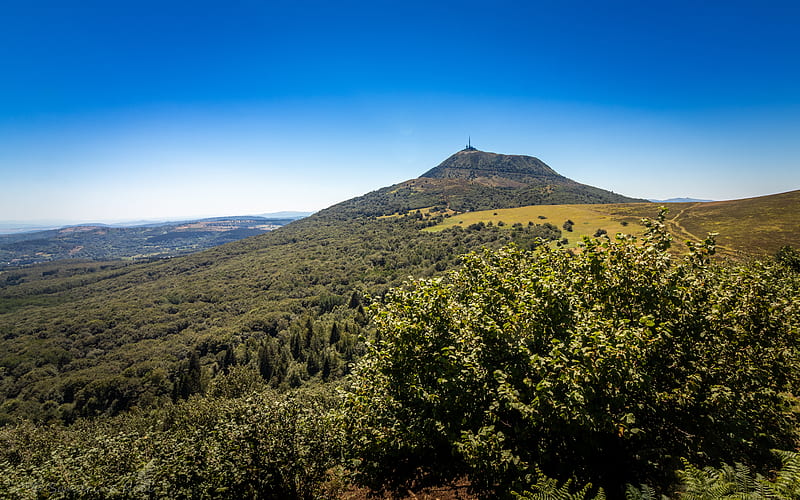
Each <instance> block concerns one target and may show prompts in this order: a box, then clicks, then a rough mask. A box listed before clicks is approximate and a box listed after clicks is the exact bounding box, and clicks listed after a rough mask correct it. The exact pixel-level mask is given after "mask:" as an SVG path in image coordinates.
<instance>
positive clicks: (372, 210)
mask: <svg viewBox="0 0 800 500" xmlns="http://www.w3.org/2000/svg"><path fill="white" fill-rule="evenodd" d="M637 201H640V202H644V201H646V200H643V199H640V198H631V197H628V196H624V195H621V194H616V193H613V192H611V191H607V190H605V189H601V188H597V187H594V186H588V185H585V184H580V183H578V182H575V181H573V180H572V179H569V178H567V177H564V176H563V175H560V174H558V173H557V172H556V171H555V170H553V169H552V168H550V167H549V166H547V165H546V164H545V163H544V162H542V161H541V160H539V159H538V158H534V157H532V156H523V155H503V154H497V153H489V152H485V151H480V150H477V149H465V150H462V151H459V152H457V153H455V154H453V155H452V156H450V157H449V158H447V159H446V160H444V161H443V162H442V163H440V164H439V165H438V166H436V167H434V168H433V169H431V170H428V171H427V172H425V173H424V174H422V175H421V176H420V177H418V178H416V179H411V180H408V181H405V182H401V183H399V184H395V185H393V186H388V187H385V188H382V189H379V190H377V191H373V192H371V193H368V194H366V195H364V196H359V197H357V198H353V199H351V200H347V201H344V202H342V203H339V204H338V205H334V206H333V207H330V208H328V209H326V210H324V211H322V212H321V213H324V214H326V215H328V216H331V215H336V216H338V217H339V218H350V217H358V216H385V215H391V214H395V213H405V212H407V211H409V210H417V209H422V208H431V207H433V208H434V210H435V211H455V212H471V211H475V210H488V209H494V208H512V207H520V206H526V205H542V204H553V205H556V204H563V203H574V204H577V203H630V202H637Z"/></svg>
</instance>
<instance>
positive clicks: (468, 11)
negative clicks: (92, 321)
mask: <svg viewBox="0 0 800 500" xmlns="http://www.w3.org/2000/svg"><path fill="white" fill-rule="evenodd" d="M468 136H471V137H472V142H473V145H475V146H477V147H478V148H479V149H484V150H486V151H494V152H499V153H509V154H527V155H531V156H536V157H538V158H540V159H541V160H543V161H544V162H545V163H547V164H549V165H550V166H551V167H553V168H554V169H555V170H556V171H558V172H559V173H561V174H563V175H566V176H567V177H570V178H572V179H575V180H577V181H579V182H583V183H587V184H592V185H596V186H599V187H603V188H606V189H610V190H612V191H614V192H618V193H623V194H626V195H630V196H637V197H645V198H668V197H677V196H690V197H696V198H711V199H733V198H742V197H749V196H758V195H763V194H769V193H776V192H783V191H789V190H793V189H800V2H798V1H784V2H776V1H769V0H753V1H746V2H742V1H736V0H726V1H719V2H717V1H703V2H698V1H691V2H688V1H687V2H683V1H652V2H650V1H641V0H639V1H634V2H615V1H603V2H596V1H585V2H582V1H571V0H559V1H550V0H549V1H525V2H523V1H519V2H504V1H492V2H489V1H483V2H471V1H459V2H432V1H431V2H414V1H397V2H395V1H392V2H388V1H387V2H384V1H380V0H372V1H368V2H359V1H347V0H343V1H336V2H331V1H325V2H305V1H302V0H299V1H298V0H277V1H269V0H240V1H237V0H226V1H224V2H223V1H218V2H204V1H198V0H195V1H191V2H170V1H168V0H159V1H149V0H144V1H142V0H137V1H133V0H130V1H129V0H121V1H114V2H109V1H107V0H97V1H88V0H77V1H72V2H64V1H61V0H59V1H44V0H42V1H40V0H4V1H2V2H0V193H2V194H1V195H0V220H16V221H33V220H37V221H41V220H54V219H57V220H65V221H66V220H68V221H107V220H131V219H143V218H166V217H183V216H191V217H194V216H216V215H244V214H257V213H264V212H273V211H279V210H308V211H313V210H318V209H321V208H324V207H326V206H328V205H331V204H333V203H336V202H338V201H341V200H344V199H347V198H350V197H352V196H356V195H360V194H363V193H365V192H367V191H371V190H373V189H377V188H379V187H382V186H385V185H390V184H393V183H396V182H400V181H403V180H406V179H409V178H413V177H417V176H418V175H420V174H421V173H423V172H424V171H426V170H428V169H430V168H432V167H434V166H435V165H437V164H438V163H439V162H441V161H442V160H443V159H445V158H446V157H447V156H449V155H450V154H452V153H454V152H456V151H457V150H459V149H461V148H462V147H463V145H464V143H465V142H466V140H467V137H468Z"/></svg>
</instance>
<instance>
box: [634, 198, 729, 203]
mask: <svg viewBox="0 0 800 500" xmlns="http://www.w3.org/2000/svg"><path fill="white" fill-rule="evenodd" d="M648 201H652V202H653V203H708V202H711V201H714V200H701V199H699V198H669V199H666V200H648Z"/></svg>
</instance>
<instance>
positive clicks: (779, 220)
mask: <svg viewBox="0 0 800 500" xmlns="http://www.w3.org/2000/svg"><path fill="white" fill-rule="evenodd" d="M662 205H663V206H666V207H667V208H668V209H669V212H668V214H667V221H666V223H667V228H668V230H669V231H670V233H671V234H672V236H673V239H674V243H675V247H676V248H685V247H684V242H685V241H687V240H690V241H694V242H698V241H701V240H702V239H704V238H705V237H706V235H707V234H708V233H709V232H716V233H719V235H718V236H717V250H718V252H719V253H720V254H722V255H724V256H728V257H736V258H747V257H754V256H763V255H773V254H774V253H775V252H776V251H777V250H778V249H779V248H781V247H782V246H783V245H791V246H793V247H795V248H800V190H796V191H790V192H787V193H781V194H775V195H768V196H760V197H757V198H746V199H741V200H730V201H715V202H706V203H668V204H658V203H621V204H603V205H531V206H526V207H519V208H504V209H497V210H484V211H480V212H467V213H461V214H454V215H452V216H451V217H449V218H447V219H445V221H444V222H442V223H441V224H438V225H436V226H433V227H430V228H428V229H427V230H428V231H441V230H443V229H446V228H448V227H452V226H456V225H459V226H462V227H467V226H469V225H470V224H474V223H477V222H481V221H483V222H484V223H488V222H492V223H493V224H497V223H498V222H500V221H502V222H504V223H505V224H506V226H505V227H508V228H510V227H511V225H512V224H515V223H517V222H520V223H522V224H528V222H534V223H536V224H542V223H545V222H549V223H551V224H554V225H555V226H557V227H558V228H559V229H561V230H562V235H563V236H564V237H566V238H567V239H568V240H569V244H568V246H569V247H574V246H575V245H576V244H577V242H578V241H580V240H581V239H582V237H583V236H592V235H593V234H594V233H595V231H597V230H598V229H605V230H606V231H607V232H608V234H609V235H612V236H613V235H615V234H616V233H626V234H634V235H640V234H642V232H643V230H644V227H643V226H642V225H641V219H642V218H643V217H651V218H652V217H655V216H657V215H658V212H659V207H660V206H662ZM568 219H569V220H572V221H573V222H574V225H573V230H572V232H567V231H565V230H564V229H563V227H562V226H563V224H564V222H565V221H566V220H568ZM626 223H627V225H626Z"/></svg>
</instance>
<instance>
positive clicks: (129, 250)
mask: <svg viewBox="0 0 800 500" xmlns="http://www.w3.org/2000/svg"><path fill="white" fill-rule="evenodd" d="M298 218H299V217H297V216H295V217H285V218H265V217H259V216H239V217H214V218H209V219H200V220H190V221H181V222H151V223H147V224H142V225H137V226H130V227H127V226H122V227H116V226H112V225H105V224H82V225H77V226H67V227H62V228H60V229H51V230H46V231H34V232H25V233H15V234H5V235H0V269H3V268H7V267H17V266H23V265H30V264H37V263H42V262H50V261H54V260H60V259H67V258H73V259H89V260H113V259H153V258H163V257H174V256H177V255H185V254H187V253H192V252H197V251H199V250H204V249H206V248H211V247H214V246H217V245H221V244H224V243H229V242H232V241H237V240H240V239H242V238H247V237H250V236H256V235H259V234H262V233H264V232H266V231H271V230H273V229H275V228H278V227H281V226H283V225H285V224H288V223H289V222H292V221H293V220H297V219H298Z"/></svg>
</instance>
